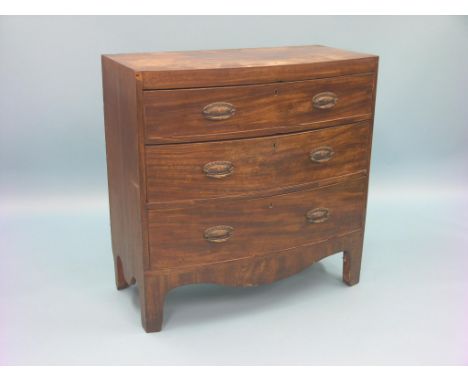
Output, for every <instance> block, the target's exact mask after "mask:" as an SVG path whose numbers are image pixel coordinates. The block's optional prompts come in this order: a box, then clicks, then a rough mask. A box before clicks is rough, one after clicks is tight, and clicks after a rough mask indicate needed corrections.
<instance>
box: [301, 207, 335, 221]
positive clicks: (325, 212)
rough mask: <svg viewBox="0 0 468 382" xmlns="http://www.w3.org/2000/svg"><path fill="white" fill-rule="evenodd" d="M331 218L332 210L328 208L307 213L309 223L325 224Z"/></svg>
mask: <svg viewBox="0 0 468 382" xmlns="http://www.w3.org/2000/svg"><path fill="white" fill-rule="evenodd" d="M329 217H330V210H329V209H328V208H323V207H320V208H315V209H313V210H310V211H307V213H306V219H307V222H309V223H313V224H316V223H323V222H324V221H327V220H328V218H329Z"/></svg>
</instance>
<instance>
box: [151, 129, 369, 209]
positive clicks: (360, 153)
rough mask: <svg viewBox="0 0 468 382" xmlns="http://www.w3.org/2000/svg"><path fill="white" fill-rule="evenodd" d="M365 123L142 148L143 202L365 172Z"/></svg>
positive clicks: (222, 194)
mask: <svg viewBox="0 0 468 382" xmlns="http://www.w3.org/2000/svg"><path fill="white" fill-rule="evenodd" d="M369 136H370V126H369V122H367V121H366V122H361V123H357V124H352V125H345V126H338V127H332V128H327V129H323V130H315V131H310V132H305V133H296V134H287V135H279V136H273V137H265V138H253V139H240V140H232V141H222V142H210V143H192V144H177V145H164V146H147V147H146V166H147V171H146V175H147V198H148V202H150V203H152V202H154V203H164V202H174V201H182V200H199V199H213V198H220V197H227V196H236V195H243V194H252V193H257V192H262V191H266V190H269V191H273V190H274V191H281V190H282V189H287V188H290V187H293V186H298V185H306V184H308V183H312V182H315V181H319V180H323V179H327V178H332V177H337V176H343V175H347V174H352V173H356V172H359V171H365V170H366V169H367V164H368V159H369V147H368V144H369Z"/></svg>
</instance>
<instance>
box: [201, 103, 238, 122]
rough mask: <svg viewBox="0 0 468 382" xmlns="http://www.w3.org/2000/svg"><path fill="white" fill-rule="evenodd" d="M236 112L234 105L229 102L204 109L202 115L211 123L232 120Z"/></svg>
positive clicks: (207, 106)
mask: <svg viewBox="0 0 468 382" xmlns="http://www.w3.org/2000/svg"><path fill="white" fill-rule="evenodd" d="M235 112H236V108H235V107H234V105H232V104H230V103H228V102H213V103H210V104H209V105H206V106H205V107H204V108H203V111H202V114H203V116H204V117H205V118H206V119H209V120H210V121H222V120H224V119H228V118H231V117H232V116H233V115H234V114H235Z"/></svg>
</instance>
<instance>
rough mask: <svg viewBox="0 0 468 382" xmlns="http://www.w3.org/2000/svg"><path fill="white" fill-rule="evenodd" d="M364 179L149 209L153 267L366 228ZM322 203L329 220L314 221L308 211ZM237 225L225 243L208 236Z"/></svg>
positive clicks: (277, 247) (219, 257) (262, 250)
mask: <svg viewBox="0 0 468 382" xmlns="http://www.w3.org/2000/svg"><path fill="white" fill-rule="evenodd" d="M365 187H366V181H365V179H360V180H356V181H353V182H347V183H339V184H337V185H333V186H327V187H322V188H319V189H313V190H308V191H301V192H292V193H289V194H283V195H276V196H271V197H266V198H252V199H249V200H246V201H244V202H243V203H238V202H237V201H233V202H229V201H223V202H222V203H217V202H212V203H207V204H206V205H205V206H204V207H193V208H174V209H165V210H149V211H148V222H149V246H150V258H151V267H152V268H157V269H160V268H177V267H185V266H189V265H196V264H209V263H215V262H221V261H228V260H233V259H238V258H243V257H249V256H254V255H260V254H267V253H271V252H275V251H279V250H283V249H287V248H292V247H296V246H299V245H303V244H306V243H313V242H317V241H321V240H324V239H328V238H330V237H332V236H333V235H338V234H344V233H347V232H351V231H354V230H357V229H361V228H362V219H363V216H362V208H363V202H364V196H365V194H364V190H365ZM318 207H322V208H323V207H324V208H327V209H329V210H330V216H329V218H328V220H326V221H324V222H323V223H320V224H310V223H309V222H308V220H307V212H308V211H309V210H311V209H314V208H318ZM219 225H224V226H229V227H232V228H233V232H232V237H231V238H230V239H229V240H228V241H225V242H223V243H212V242H209V241H207V240H206V239H205V238H204V232H205V230H206V229H207V228H210V227H214V226H219Z"/></svg>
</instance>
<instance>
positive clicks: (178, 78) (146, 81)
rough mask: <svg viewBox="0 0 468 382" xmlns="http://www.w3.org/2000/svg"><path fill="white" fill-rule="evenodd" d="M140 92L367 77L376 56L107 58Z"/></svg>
mask: <svg viewBox="0 0 468 382" xmlns="http://www.w3.org/2000/svg"><path fill="white" fill-rule="evenodd" d="M107 57H108V58H109V59H111V60H114V61H116V62H118V63H120V64H121V65H124V66H126V67H128V68H130V69H132V70H133V71H134V72H135V73H137V74H139V75H140V76H141V78H142V82H143V87H144V89H173V88H189V87H205V86H226V85H238V84H255V83H269V82H281V81H297V80H304V79H312V78H325V77H335V76H342V75H348V74H354V73H371V72H375V71H376V68H377V56H374V55H371V54H365V53H356V52H350V51H346V50H342V49H336V48H331V47H327V46H322V45H308V46H286V47H274V48H247V49H223V50H203V51H184V52H152V53H132V54H112V55H107Z"/></svg>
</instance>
